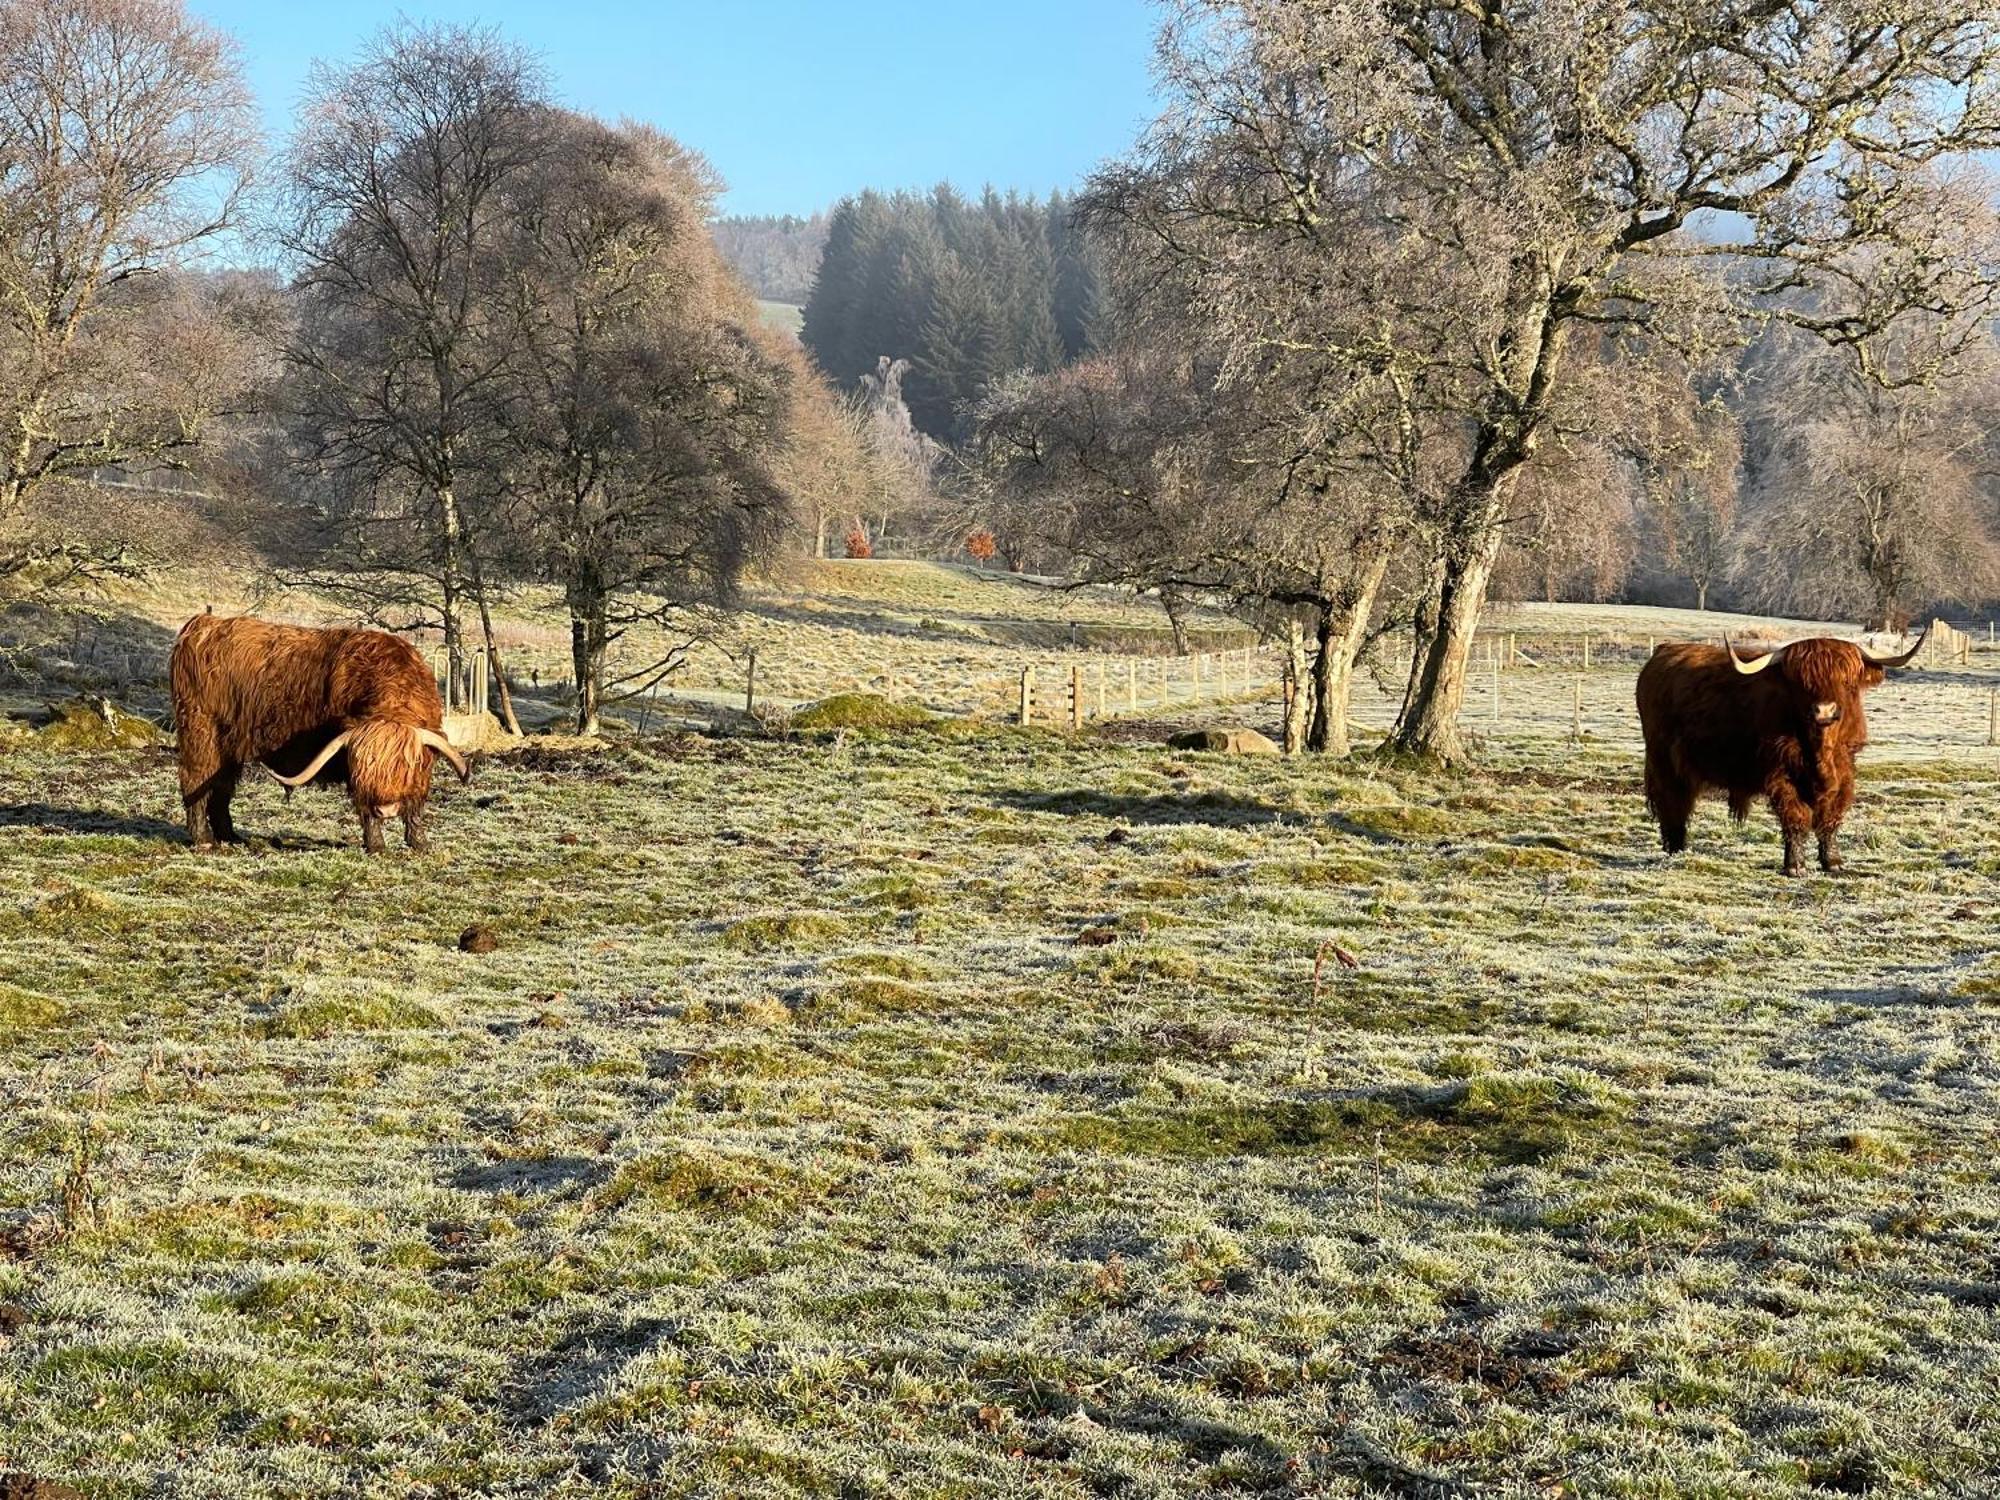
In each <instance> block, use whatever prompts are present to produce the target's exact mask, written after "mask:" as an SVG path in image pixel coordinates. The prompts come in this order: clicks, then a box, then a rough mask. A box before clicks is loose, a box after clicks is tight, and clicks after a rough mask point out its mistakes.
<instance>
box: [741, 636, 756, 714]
mask: <svg viewBox="0 0 2000 1500" xmlns="http://www.w3.org/2000/svg"><path fill="white" fill-rule="evenodd" d="M756 707H757V648H756V647H755V646H752V647H751V648H750V664H749V667H748V668H747V669H746V670H745V671H744V673H743V712H744V713H746V714H748V713H751V712H753V711H754V710H755V709H756Z"/></svg>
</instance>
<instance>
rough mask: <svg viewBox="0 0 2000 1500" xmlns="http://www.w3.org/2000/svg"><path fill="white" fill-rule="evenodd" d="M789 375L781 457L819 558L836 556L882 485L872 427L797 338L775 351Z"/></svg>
mask: <svg viewBox="0 0 2000 1500" xmlns="http://www.w3.org/2000/svg"><path fill="white" fill-rule="evenodd" d="M767 352H769V353H770V355H771V357H772V358H773V359H774V360H776V361H777V362H779V363H780V364H781V365H782V366H783V367H784V369H785V371H786V385H787V390H788V392H789V399H788V402H787V405H786V414H785V424H784V437H783V440H782V442H781V443H780V445H779V447H778V451H777V453H776V455H775V457H774V459H773V463H774V464H775V466H776V472H777V476H778V481H779V483H780V484H781V485H782V486H783V488H784V490H785V492H786V493H787V494H788V495H789V496H790V497H791V503H792V505H793V507H794V510H795V512H796V516H797V520H798V524H799V526H800V528H801V529H802V531H803V532H804V534H805V536H806V538H807V541H806V549H807V551H809V552H810V553H811V555H812V556H813V557H816V558H824V557H826V556H827V555H828V552H827V547H828V545H829V541H830V539H831V538H832V537H834V536H835V534H836V528H839V527H844V526H845V525H846V524H847V523H848V522H849V521H850V520H851V519H852V518H853V517H855V516H858V515H862V514H864V513H866V512H867V511H868V510H869V509H870V508H871V506H872V505H873V501H874V493H875V486H876V483H877V482H878V480H879V473H878V460H877V454H876V450H875V446H874V443H873V441H872V438H873V434H872V430H871V429H872V423H871V422H870V420H869V417H868V414H867V412H866V411H865V410H863V408H862V407H861V405H860V403H859V402H857V401H855V400H854V399H853V398H851V397H844V396H842V395H840V394H839V393H838V392H837V391H835V390H834V388H833V385H832V382H830V381H829V380H827V378H826V377H825V376H824V375H822V374H820V373H819V371H818V370H816V369H814V368H813V366H812V364H811V361H810V360H808V359H807V357H806V355H805V352H804V350H802V349H801V348H800V347H799V344H798V341H797V340H796V339H790V338H787V339H785V340H783V341H782V342H781V343H777V344H772V345H767Z"/></svg>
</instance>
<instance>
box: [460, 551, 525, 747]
mask: <svg viewBox="0 0 2000 1500" xmlns="http://www.w3.org/2000/svg"><path fill="white" fill-rule="evenodd" d="M472 597H473V599H474V600H475V601H476V602H477V604H478V605H479V629H480V632H481V634H483V635H484V636H485V637H486V671H487V675H488V676H489V677H491V678H492V680H493V686H494V688H495V689H496V690H497V692H498V694H499V697H500V723H501V724H502V725H503V726H504V727H505V728H506V730H507V732H508V733H509V734H512V735H519V734H520V732H521V721H520V720H519V719H518V718H516V717H515V715H514V690H513V689H512V688H510V687H509V686H508V685H507V668H506V665H505V664H504V663H503V662H502V661H501V660H500V642H499V641H498V640H497V639H495V638H494V635H493V611H492V610H491V609H490V608H489V607H488V605H487V602H486V572H485V569H483V568H482V567H480V565H479V559H478V558H477V557H476V556H475V557H474V558H473V559H472Z"/></svg>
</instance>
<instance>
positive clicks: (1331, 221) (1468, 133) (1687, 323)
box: [1094, 0, 2000, 759]
mask: <svg viewBox="0 0 2000 1500" xmlns="http://www.w3.org/2000/svg"><path fill="white" fill-rule="evenodd" d="M1161 55H1162V68H1163V72H1164V82H1165V84H1166V90H1167V94H1168V97H1169V100H1170V106H1169V109H1168V111H1167V113H1166V114H1165V116H1163V118H1162V119H1161V121H1160V122H1159V124H1158V125H1157V126H1156V127H1155V129H1154V130H1153V132H1152V133H1151V135H1150V136H1149V137H1148V138H1147V140H1146V141H1145V143H1144V144H1143V145H1142V146H1141V148H1140V149H1139V151H1138V152H1137V153H1136V154H1135V156H1134V157H1133V158H1132V160H1130V161H1129V162H1127V163H1126V164H1124V165H1123V166H1121V167H1119V168H1116V169H1114V170H1112V171H1110V172H1107V173H1105V174H1103V175H1102V176H1101V177H1100V179H1099V181H1098V183H1097V187H1096V190H1095V194H1094V201H1095V203H1096V204H1097V206H1098V212H1099V214H1100V216H1105V217H1111V218H1114V219H1116V220H1117V221H1119V222H1120V223H1122V224H1125V225H1127V226H1130V227H1131V228H1133V229H1134V230H1135V231H1137V232H1138V233H1139V234H1141V235H1143V236H1146V237H1148V238H1150V240H1151V242H1152V243H1153V245H1154V246H1155V259H1156V260H1157V261H1159V262H1160V263H1161V264H1162V265H1163V266H1166V267H1171V269H1172V272H1173V274H1174V275H1175V276H1177V277H1178V278H1179V286H1180V287H1181V288H1185V289H1188V290H1189V291H1191V292H1192V294H1193V296H1194V297H1195V299H1196V302H1195V305H1196V306H1197V307H1198V308H1200V309H1201V311H1202V313H1203V316H1204V317H1205V318H1206V319H1208V320H1210V321H1212V322H1213V323H1214V324H1215V325H1216V326H1217V328H1218V329H1219V330H1220V331H1221V333H1222V336H1223V337H1225V338H1226V339H1228V340H1229V341H1230V342H1231V344H1232V345H1233V346H1234V348H1235V349H1236V350H1237V351H1238V353H1237V355H1236V356H1235V357H1236V358H1238V359H1255V358H1259V357H1261V356H1262V355H1263V354H1265V353H1266V352H1268V351H1270V350H1273V349H1277V350H1280V351H1282V352H1283V353H1285V354H1286V355H1288V356H1289V357H1291V358H1292V359H1293V360H1294V361H1295V362H1297V363H1299V364H1302V365H1304V364H1312V365H1315V366H1317V367H1319V368H1321V369H1323V370H1324V371H1325V372H1326V373H1327V375H1328V377H1329V378H1328V380H1327V383H1326V389H1327V390H1328V391H1329V392H1333V391H1338V390H1340V389H1344V388H1345V386H1346V384H1347V383H1348V382H1347V381H1345V380H1342V379H1339V378H1337V377H1338V376H1339V375H1340V374H1341V373H1342V372H1353V371H1366V370H1373V369H1377V368H1384V367H1400V368H1401V369H1404V370H1406V371H1410V372H1417V371H1422V372H1425V373H1426V374H1427V375H1428V376H1430V377H1431V386H1430V391H1431V395H1432V398H1433V399H1434V400H1435V402H1436V403H1437V406H1438V409H1439V410H1454V411H1456V413H1457V415H1458V417H1459V419H1460V424H1461V430H1460V432H1459V433H1458V434H1457V435H1455V436H1454V437H1453V438H1452V441H1453V442H1454V443H1456V444H1457V445H1458V446H1459V449H1460V452H1461V455H1462V458H1461V461H1460V462H1459V463H1458V464H1457V468H1456V473H1455V474H1454V475H1453V477H1452V479H1451V481H1450V482H1449V483H1447V484H1444V485H1442V486H1440V487H1438V488H1437V489H1436V490H1435V491H1434V492H1433V493H1432V495H1431V497H1430V499H1431V503H1430V504H1429V505H1428V507H1427V513H1425V514H1423V515H1421V516H1420V524H1421V526H1422V528H1423V530H1424V531H1425V533H1426V534H1427V535H1428V537H1429V538H1430V541H1431V549H1432V563H1431V576H1430V581H1429V584H1428V587H1427V589H1426V593H1427V595H1428V600H1427V604H1426V606H1425V609H1424V611H1423V614H1424V616H1425V628H1426V632H1427V639H1425V640H1424V641H1423V642H1422V650H1421V651H1420V652H1419V655H1418V658H1417V662H1416V666H1415V675H1414V680H1413V683H1412V689H1411V692H1410V695H1409V699H1408V702H1407V705H1406V709H1405V712H1404V713H1403V715H1402V718H1401V721H1400V722H1399V724H1398V726H1397V729H1396V732H1395V735H1394V736H1393V742H1394V744H1395V746H1396V747H1397V748H1399V749H1401V750H1404V751H1409V752H1414V753H1419V754H1423V755H1428V756H1435V757H1441V758H1445V759H1452V758H1456V757H1458V756H1459V755H1461V754H1462V752H1463V745H1462V741H1461V737H1460V731H1459V728H1458V722H1457V720H1458V711H1459V707H1460V704H1461V702H1462V699H1463V696H1464V692H1465V686H1466V669H1467V663H1468V660H1469V656H1470V652H1471V646H1472V637H1473V631H1474V629H1475V627H1476V626H1477V623H1478V619H1479V615H1480V611H1481V608H1482V606H1483V603H1484V600H1485V596H1486V591H1487V584H1488V580H1489V579H1490V577H1491V573H1492V569H1493V565H1494V561H1495V558H1496V556H1497V554H1498V551H1499V546H1500V542H1501V538H1502V535H1503V532H1504V530H1505V528H1506V526H1507V525H1508V522H1509V519H1510V517H1511V516H1512V515H1513V513H1514V510H1513V507H1514V490H1515V488H1516V486H1517V484H1518V482H1519V478H1520V473H1521V470H1522V468H1523V466H1524V465H1526V464H1527V463H1529V462H1530V461H1531V460H1532V459H1533V458H1534V456H1535V454H1536V452H1537V450H1538V448H1539V447H1540V446H1541V444H1542V443H1543V441H1544V440H1545V439H1546V438H1547V437H1548V436H1549V433H1550V429H1551V422H1552V417H1553V415H1554V413H1556V412H1557V410H1558V409H1559V408H1560V405H1561V403H1562V400H1563V397H1564V393H1565V390H1566V388H1567V387H1568V386H1569V384H1570V382H1571V381H1572V379H1573V376H1574V365H1575V363H1576V362H1575V361H1574V359H1573V358H1572V355H1573V353H1574V349H1573V345H1574V344H1575V343H1576V341H1577V339H1578V336H1579V334H1581V333H1584V332H1587V331H1591V330H1597V329H1604V328H1625V329H1634V330H1639V331H1642V332H1643V333H1644V334H1645V336H1646V337H1647V338H1648V339H1649V340H1651V341H1654V342H1655V343H1660V344H1667V345H1672V346H1675V347H1677V348H1678V349H1679V350H1680V351H1681V353H1682V354H1683V355H1685V356H1686V357H1688V358H1690V359H1693V360H1699V359H1701V358H1702V357H1703V356H1704V354H1706V353H1708V352H1712V351H1713V350H1714V349H1715V348H1716V347H1717V345H1718V344H1720V343H1722V342H1725V341H1727V340H1728V339H1729V338H1732V337H1734V336H1735V335H1734V330H1735V328H1736V327H1737V326H1738V325H1739V324H1740V323H1741V322H1742V321H1743V320H1744V319H1745V318H1760V317H1765V316H1777V317H1782V318H1785V319H1788V320H1790V321H1792V322H1794V323H1796V324H1797V325H1799V326H1801V327H1804V328H1807V329H1810V330H1811V331H1813V332H1814V333H1816V334H1818V335H1819V336H1821V337H1823V338H1825V339H1828V340H1831V341H1835V342H1839V343H1843V344H1846V345H1849V346H1852V347H1855V348H1857V349H1862V348H1864V341H1865V338H1866V336H1867V335H1869V334H1870V333H1873V332H1876V331H1879V330H1880V329H1882V328H1885V327H1887V326H1889V325H1890V324H1892V323H1894V322H1895V321H1897V320H1898V319H1899V318H1900V317H1902V316H1903V315H1904V314H1905V313H1907V312H1908V311H1909V310H1910V309H1912V308H1925V309H1947V310H1948V309H1959V308H1968V307H1973V306H1978V305H1981V304H1983V302H1984V300H1985V299H1986V297H1987V295H1988V291H1989V281H1988V277H1987V268H1986V265H1985V264H1984V262H1983V261H1982V259H1981V257H1980V255H1979V254H1978V253H1977V251H1976V249H1975V248H1974V247H1973V245H1972V244H1971V243H1970V242H1969V240H1968V237H1967V235H1966V234H1965V232H1964V231H1965V227H1966V223H1967V221H1968V220H1971V219H1977V218H1980V217H1981V216H1983V215H1984V214H1985V212H1986V206H1985V199H1984V189H1983V188H1982V187H1980V186H1979V185H1977V184H1975V183H1972V182H1971V181H1970V179H1969V175H1968V174H1966V173H1963V172H1956V171H1953V170H1949V169H1950V168H1951V167H1953V166H1954V164H1955V163H1957V162H1959V161H1960V160H1961V159H1962V158H1963V157H1964V156H1965V154H1966V153H1967V152H1971V151H1977V150H1981V149H1985V148H1987V147H1990V146H1993V145H1995V144H2000V88H1996V80H2000V18H1995V17H1994V16H1993V15H1992V14H1991V13H1990V11H1987V10H1979V9H1974V10H1968V9H1967V8H1966V7H1965V6H1964V5H1962V4H1961V3H1958V0H1883V3H1881V4H1877V5H1873V6H1870V7H1868V8H1866V9H1865V10H1862V11H1856V10H1853V9H1851V8H1847V7H1837V6H1820V5H1811V6H1807V5H1790V4H1775V5H1774V4H1770V3H1767V0H1723V3H1720V4H1717V3H1716V0H1621V3H1616V4H1611V5H1585V4H1580V3H1575V0H1469V3H1468V0H1407V3H1405V0H1398V3H1394V4H1386V3H1381V0H1187V3H1184V4H1182V5H1181V6H1180V7H1179V8H1178V9H1177V11H1176V12H1175V19H1174V21H1173V22H1172V23H1171V24H1170V26H1169V28H1168V32H1167V36H1166V38H1165V41H1164V44H1163V47H1162V53H1161ZM1696 228H1699V229H1701V230H1703V231H1704V232H1703V233H1699V234H1697V233H1692V232H1690V231H1691V230H1692V229H1696ZM1736 231H1740V233H1738V232H1736ZM1719 267H1726V268H1727V269H1728V272H1729V274H1728V275H1726V276H1724V275H1722V274H1719V273H1718V271H1717V269H1716V268H1719ZM1780 294H1783V295H1784V297H1785V300H1784V301H1783V302H1779V301H1777V300H1776V299H1778V298H1779V296H1780ZM1322 307H1324V308H1327V309H1330V310H1331V312H1332V314H1333V316H1331V317H1328V318H1318V317H1316V316H1313V314H1314V312H1315V310H1316V309H1319V308H1322ZM1363 308H1367V309H1372V314H1373V315H1372V316H1370V317H1367V318H1362V319H1357V318H1356V317H1355V316H1354V311H1355V310H1357V309H1363ZM1932 326H1933V327H1935V328H1937V329H1940V330H1946V329H1952V328H1955V327H1957V326H1958V325H1956V324H1955V323H1954V322H1953V321H1952V320H1948V319H1943V320H1937V321H1936V322H1934V323H1933V325H1932ZM1874 373H1876V374H1877V375H1878V376H1880V377H1881V378H1884V379H1894V378H1897V376H1896V374H1895V372H1888V371H1876V372H1874Z"/></svg>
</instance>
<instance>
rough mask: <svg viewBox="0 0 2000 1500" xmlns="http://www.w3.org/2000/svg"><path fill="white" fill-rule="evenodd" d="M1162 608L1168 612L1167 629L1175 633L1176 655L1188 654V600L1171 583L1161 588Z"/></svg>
mask: <svg viewBox="0 0 2000 1500" xmlns="http://www.w3.org/2000/svg"><path fill="white" fill-rule="evenodd" d="M1160 608H1161V609H1163V610H1165V611H1166V612H1167V629H1168V630H1169V631H1171V632H1172V633H1173V637H1174V655H1176V656H1186V655H1187V654H1188V633H1187V600H1186V599H1185V598H1184V597H1183V596H1182V594H1181V591H1180V590H1179V589H1177V588H1174V587H1172V586H1171V585H1169V586H1168V587H1166V588H1163V589H1161V590H1160Z"/></svg>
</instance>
